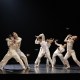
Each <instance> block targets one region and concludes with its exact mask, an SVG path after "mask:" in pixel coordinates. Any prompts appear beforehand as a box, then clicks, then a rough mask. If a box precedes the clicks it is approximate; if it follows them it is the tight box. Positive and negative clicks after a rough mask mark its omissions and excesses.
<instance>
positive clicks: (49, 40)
mask: <svg viewBox="0 0 80 80" xmlns="http://www.w3.org/2000/svg"><path fill="white" fill-rule="evenodd" d="M46 42H47V46H48V48H50V46H51V44H52V43H53V42H54V39H53V38H50V39H46ZM45 57H46V58H47V56H46V54H45ZM46 66H49V60H48V58H47V59H46Z"/></svg>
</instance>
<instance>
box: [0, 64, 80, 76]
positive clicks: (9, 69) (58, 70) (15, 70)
mask: <svg viewBox="0 0 80 80" xmlns="http://www.w3.org/2000/svg"><path fill="white" fill-rule="evenodd" d="M29 65H30V70H22V68H21V66H20V65H17V64H10V65H6V66H5V67H4V70H0V74H63V73H65V74H68V73H80V68H79V67H78V66H72V65H71V68H70V69H65V68H64V67H63V65H56V67H55V68H50V67H46V65H45V64H40V66H39V68H34V64H29Z"/></svg>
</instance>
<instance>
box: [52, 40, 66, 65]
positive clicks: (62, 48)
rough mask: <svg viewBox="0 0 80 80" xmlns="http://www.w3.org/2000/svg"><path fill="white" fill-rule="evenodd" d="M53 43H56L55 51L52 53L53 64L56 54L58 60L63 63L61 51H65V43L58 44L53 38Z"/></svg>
mask: <svg viewBox="0 0 80 80" xmlns="http://www.w3.org/2000/svg"><path fill="white" fill-rule="evenodd" d="M55 45H57V46H58V48H57V49H56V50H55V52H54V53H53V55H52V61H53V66H55V63H56V56H58V57H59V58H60V60H61V61H62V63H63V64H64V65H65V63H64V57H63V55H62V53H63V52H64V51H65V47H66V44H63V45H62V44H58V43H57V40H55Z"/></svg>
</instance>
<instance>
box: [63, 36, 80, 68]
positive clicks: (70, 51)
mask: <svg viewBox="0 0 80 80" xmlns="http://www.w3.org/2000/svg"><path fill="white" fill-rule="evenodd" d="M76 39H77V36H72V35H70V34H69V35H68V36H67V37H66V38H65V40H64V42H66V43H67V53H66V54H65V56H64V60H65V63H66V65H67V68H70V65H69V62H68V58H69V57H70V56H71V57H72V58H73V60H74V61H75V63H76V64H77V65H78V66H79V67H80V62H79V61H78V59H77V57H76V53H75V51H74V49H73V44H74V42H75V40H76Z"/></svg>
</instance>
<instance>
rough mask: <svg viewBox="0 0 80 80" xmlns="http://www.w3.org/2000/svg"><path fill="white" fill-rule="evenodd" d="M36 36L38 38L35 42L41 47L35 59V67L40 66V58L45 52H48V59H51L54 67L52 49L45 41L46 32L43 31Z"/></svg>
mask: <svg viewBox="0 0 80 80" xmlns="http://www.w3.org/2000/svg"><path fill="white" fill-rule="evenodd" d="M36 37H37V38H36V40H35V44H40V45H41V47H40V51H39V54H38V57H37V59H36V61H35V67H38V66H39V63H40V60H41V58H42V57H43V56H44V55H45V54H46V56H47V58H48V60H49V61H50V63H51V66H52V67H53V63H52V60H51V57H50V51H49V48H48V46H47V42H46V41H45V36H44V34H43V33H42V34H40V35H39V36H36Z"/></svg>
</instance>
